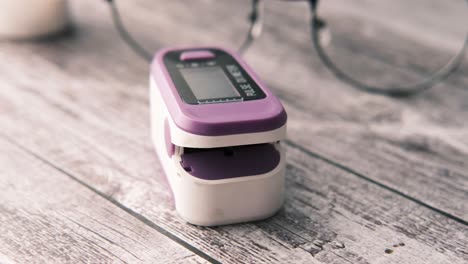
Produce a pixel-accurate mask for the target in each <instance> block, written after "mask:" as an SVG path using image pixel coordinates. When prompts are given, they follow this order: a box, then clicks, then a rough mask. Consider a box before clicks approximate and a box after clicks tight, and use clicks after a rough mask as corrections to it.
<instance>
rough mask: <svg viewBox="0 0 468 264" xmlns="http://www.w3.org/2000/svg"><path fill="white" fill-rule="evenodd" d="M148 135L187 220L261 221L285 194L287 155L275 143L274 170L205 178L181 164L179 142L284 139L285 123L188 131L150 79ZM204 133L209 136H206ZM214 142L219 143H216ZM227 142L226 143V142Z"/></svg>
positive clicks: (206, 223) (201, 143) (196, 144)
mask: <svg viewBox="0 0 468 264" xmlns="http://www.w3.org/2000/svg"><path fill="white" fill-rule="evenodd" d="M150 83H151V85H150V100H151V126H152V139H153V143H154V145H155V148H156V152H157V154H158V156H159V159H160V161H161V163H162V166H163V169H164V171H165V173H166V176H167V178H168V181H169V184H170V185H171V189H172V191H173V194H174V199H175V206H176V210H177V212H178V213H179V215H180V216H181V217H182V218H183V219H184V220H185V221H187V222H189V223H191V224H195V225H201V226H215V225H224V224H231V223H239V222H247V221H253V220H260V219H264V218H267V217H269V216H271V215H273V214H274V213H275V212H276V211H278V209H279V208H280V207H281V205H282V203H283V199H284V198H283V196H284V181H285V176H284V175H285V154H284V151H283V149H282V148H281V146H280V144H279V143H275V147H276V148H277V150H278V151H279V152H280V162H279V164H278V165H277V167H276V168H275V169H273V170H272V171H270V172H268V173H266V174H261V175H246V176H245V177H237V178H229V179H220V180H204V179H200V178H197V177H194V176H192V175H191V174H189V173H188V172H187V171H185V170H184V168H183V167H182V166H181V163H180V161H181V154H183V147H181V145H182V146H184V147H195V148H207V146H206V144H209V145H210V146H209V147H217V146H226V143H227V142H230V143H231V144H229V145H232V146H234V145H246V144H253V143H261V142H259V141H265V142H269V141H268V140H269V139H274V140H272V141H270V142H276V141H277V139H278V138H284V137H285V133H286V127H285V126H283V127H281V128H279V129H276V130H273V131H270V132H267V133H264V132H263V133H252V134H242V135H243V139H244V140H243V141H241V140H240V138H238V137H237V136H238V135H232V136H218V137H207V136H200V135H194V134H190V133H188V132H186V131H183V130H181V129H180V128H178V127H177V126H176V125H175V124H174V122H173V120H172V119H171V116H170V115H169V112H168V110H167V108H166V106H165V103H164V100H162V98H161V95H160V93H159V89H158V87H157V84H156V83H155V82H154V81H153V78H150ZM165 120H167V122H168V124H169V127H170V129H169V130H170V138H171V141H172V143H174V144H175V145H176V147H175V152H174V154H173V155H172V157H170V156H169V155H168V152H167V148H166V135H165V133H166V132H165V129H164V125H165V124H164V123H165ZM207 138H208V139H207ZM214 142H218V143H214ZM229 145H227V146H229Z"/></svg>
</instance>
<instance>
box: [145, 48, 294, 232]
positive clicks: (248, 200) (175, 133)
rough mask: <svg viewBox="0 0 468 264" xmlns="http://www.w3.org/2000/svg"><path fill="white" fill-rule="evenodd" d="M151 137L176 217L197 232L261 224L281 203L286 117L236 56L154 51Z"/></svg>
mask: <svg viewBox="0 0 468 264" xmlns="http://www.w3.org/2000/svg"><path fill="white" fill-rule="evenodd" d="M150 83H151V85H150V97H151V99H150V100H151V126H152V139H153V143H154V145H155V148H156V152H157V154H158V156H159V159H160V161H161V163H162V166H163V169H164V172H165V174H166V177H167V179H168V181H169V185H170V187H171V189H172V193H173V197H174V201H175V207H176V210H177V212H178V213H179V215H180V216H181V217H182V218H183V219H184V220H186V221H187V222H189V223H192V224H195V225H201V226H213V225H223V224H231V223H239V222H246V221H253V220H260V219H264V218H267V217H269V216H271V215H273V214H274V213H275V212H276V211H277V210H278V209H279V208H280V207H281V205H282V202H283V196H284V182H285V155H284V152H283V150H282V147H281V145H280V141H281V140H282V139H284V138H285V137H286V120H287V116H286V112H285V110H284V108H283V106H282V105H281V103H280V101H279V100H278V98H276V97H275V96H274V95H273V93H272V92H271V91H270V90H269V89H268V88H267V87H266V86H265V84H264V83H263V82H261V81H260V79H259V78H258V77H257V76H256V74H255V73H254V72H253V71H252V70H251V69H250V67H249V66H248V65H247V64H246V63H245V62H244V61H243V60H242V59H241V58H240V57H239V56H238V55H236V54H235V53H233V52H230V51H227V50H225V49H221V48H184V49H164V50H161V51H159V52H158V53H157V54H156V56H155V58H154V60H153V62H152V66H151V74H150Z"/></svg>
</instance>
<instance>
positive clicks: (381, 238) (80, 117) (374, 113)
mask: <svg viewBox="0 0 468 264" xmlns="http://www.w3.org/2000/svg"><path fill="white" fill-rule="evenodd" d="M193 5H194V3H185V2H179V1H170V2H167V1H165V2H164V4H162V2H161V1H155V2H149V1H136V3H133V2H132V3H131V4H130V3H128V2H126V3H122V6H123V7H124V9H123V10H126V12H125V20H126V22H127V23H128V25H129V28H131V30H132V31H133V32H135V34H136V36H137V37H138V38H141V39H142V41H143V42H145V43H148V44H147V45H148V46H149V47H154V48H159V47H162V46H166V45H174V44H179V45H181V44H191V43H197V44H209V43H211V42H221V43H220V44H223V45H227V46H230V47H235V46H236V45H237V44H238V43H240V42H241V39H242V38H239V33H242V32H243V29H244V28H245V26H246V25H245V24H244V23H243V21H244V17H245V9H246V8H247V6H248V4H247V3H246V2H245V1H244V2H242V1H240V2H238V1H222V2H221V1H219V3H218V2H213V1H201V2H200V3H197V7H196V9H195V7H194V6H193ZM95 6H96V8H94V7H95ZM160 6H164V9H162V8H158V7H160ZM324 8H325V9H324V10H325V11H326V12H330V13H331V14H332V15H333V14H334V12H335V11H336V12H338V11H341V12H344V11H343V9H342V8H341V9H340V10H338V9H339V8H337V6H336V5H331V4H330V5H329V6H325V5H324ZM73 10H74V13H75V21H76V24H77V30H76V31H75V32H74V34H72V35H70V36H68V37H67V38H63V39H58V40H53V41H52V40H49V41H43V42H39V43H2V44H1V45H0V59H1V60H2V61H8V65H1V66H0V80H1V81H0V127H1V128H2V130H1V134H2V135H3V136H4V137H7V138H9V139H10V140H12V141H14V142H16V144H19V145H20V146H23V147H24V148H25V149H28V150H29V151H30V152H32V153H34V155H37V156H38V157H41V158H43V159H45V160H47V161H48V162H50V163H51V164H53V165H54V166H56V167H57V168H60V169H61V170H63V171H64V172H66V173H67V174H69V175H71V176H72V179H74V180H75V181H81V182H82V183H83V184H85V185H86V186H88V187H89V188H93V189H94V190H95V191H96V192H97V193H99V194H102V196H104V197H105V198H106V199H108V200H111V201H115V203H116V204H117V205H118V206H119V207H120V208H121V209H125V210H126V212H127V213H131V214H133V215H134V216H135V217H137V218H138V219H140V220H141V221H143V222H144V223H146V224H147V225H148V226H149V227H152V228H153V229H155V228H159V229H162V230H166V231H168V232H170V233H171V234H173V235H175V236H176V237H177V238H179V239H181V240H182V241H184V242H186V243H187V244H188V245H191V246H194V247H195V248H197V249H199V250H200V251H203V252H206V254H208V255H209V256H211V257H213V258H214V259H217V260H220V261H222V262H226V263H237V262H264V263H271V262H278V263H314V262H317V263H344V262H352V263H394V262H399V263H400V262H401V263H418V262H422V263H427V262H431V263H463V262H464V261H466V258H467V252H468V250H467V248H466V245H465V244H466V243H465V241H466V240H467V234H468V230H467V227H466V225H464V224H463V222H460V221H456V219H459V220H460V219H461V220H463V219H465V220H466V211H467V210H466V202H465V201H466V199H467V196H466V195H467V192H466V190H467V188H466V187H467V186H466V184H467V180H466V171H467V170H466V168H467V164H466V160H467V159H466V157H467V151H465V150H466V144H467V142H466V138H467V137H465V135H466V126H465V125H466V119H465V118H464V115H466V98H467V95H466V85H465V84H466V80H465V78H466V77H465V76H464V75H463V74H458V75H454V76H452V77H451V79H450V80H449V81H448V82H447V83H444V84H443V86H441V87H436V88H437V89H434V90H431V91H429V92H428V93H425V94H424V95H421V97H417V98H412V99H409V100H403V101H397V100H392V99H388V98H381V97H376V96H371V95H367V94H362V93H359V92H356V91H354V90H352V89H350V88H349V87H347V86H346V85H344V84H342V83H340V82H338V81H337V80H336V79H334V77H332V76H330V75H329V74H328V73H327V72H326V71H325V70H324V69H323V68H322V67H321V65H320V63H319V62H318V61H317V60H316V58H315V57H314V56H313V54H311V47H310V43H309V42H308V36H307V34H304V32H306V30H307V29H308V28H307V24H306V23H305V22H306V19H307V13H306V9H305V6H304V5H303V4H302V3H294V4H289V3H288V4H286V3H281V2H276V1H271V3H270V2H269V3H268V10H267V11H269V14H270V15H269V16H270V19H269V20H268V19H267V22H268V24H267V27H266V32H265V35H264V36H263V37H262V39H260V40H259V42H258V43H257V44H256V46H254V47H253V49H252V50H251V51H249V53H248V54H247V59H248V61H249V62H250V63H251V64H252V65H253V66H254V68H255V69H257V70H258V71H259V73H260V75H261V76H263V77H264V79H265V80H267V82H268V83H269V84H270V86H271V87H272V88H273V89H274V90H275V92H276V93H277V94H279V95H280V96H281V98H282V99H283V101H284V102H285V105H286V107H287V108H288V113H289V117H290V118H289V121H290V123H289V124H290V127H291V129H290V137H289V138H290V139H289V144H288V151H289V158H288V159H289V163H288V175H287V178H288V182H287V195H288V196H287V201H286V204H285V207H284V209H283V210H282V211H281V212H280V213H279V214H278V215H276V216H275V217H273V218H271V219H269V220H267V221H262V222H257V223H251V224H242V225H234V226H227V227H219V228H200V227H195V226H191V225H187V224H185V223H183V222H182V221H181V220H180V219H179V218H178V217H177V215H176V214H175V212H174V210H173V206H172V202H171V198H170V195H169V192H168V185H167V183H165V180H164V177H163V175H162V170H161V167H160V165H159V163H158V161H157V159H156V158H155V156H154V154H153V148H152V146H151V144H150V142H149V126H148V119H149V117H148V105H147V82H146V80H147V65H145V63H142V62H141V61H140V60H139V59H138V58H137V57H135V56H134V55H133V54H132V53H131V51H129V50H128V49H127V48H126V47H125V46H124V45H123V44H122V43H120V41H119V40H118V39H117V36H116V35H115V33H114V32H113V29H112V26H111V25H110V24H109V19H108V17H107V15H108V14H107V12H106V8H105V6H104V5H101V6H100V5H96V3H94V1H80V2H75V3H73ZM194 10H203V11H204V12H206V14H215V15H213V16H208V15H206V16H199V15H197V14H196V12H195V11H194ZM215 10H216V11H217V12H214V11H215ZM346 10H347V9H346ZM449 10H450V9H449ZM155 12H156V14H157V15H154V13H155ZM353 12H359V10H357V11H356V10H354V11H353ZM361 13H362V12H361ZM361 13H359V16H360V19H361V18H362V19H364V21H366V19H367V21H373V20H372V19H377V18H372V17H371V18H368V17H366V16H365V15H363V14H361ZM216 17H222V18H224V20H222V21H220V22H219V24H217V25H216V26H213V23H212V21H213V19H216ZM271 17H274V18H275V19H271ZM267 18H269V17H267ZM333 18H334V19H346V18H347V17H346V16H345V17H344V18H343V15H341V16H340V17H336V18H335V17H333ZM379 19H380V20H382V19H381V18H379ZM356 20H357V19H356ZM239 21H240V22H239ZM279 21H281V23H279ZM343 21H346V23H338V25H339V27H337V28H336V29H335V30H338V31H337V32H339V33H340V34H338V36H337V37H336V38H338V39H339V40H341V41H339V42H333V44H334V46H333V47H332V48H333V49H334V50H336V51H334V52H336V53H337V55H336V56H339V58H345V59H344V60H343V61H344V63H347V65H349V66H352V65H353V64H354V63H355V61H356V60H357V61H359V65H363V66H362V67H364V66H366V65H368V67H369V68H371V69H373V70H375V74H378V76H384V77H385V78H384V81H386V82H391V81H394V80H395V79H401V78H408V80H411V78H415V77H420V76H421V74H424V73H427V72H428V71H430V68H431V67H433V66H434V65H428V64H425V63H422V64H418V63H413V61H415V62H419V61H421V62H423V61H422V60H417V58H419V57H421V56H423V55H425V54H427V53H428V52H431V53H432V52H434V54H436V55H435V57H436V58H437V59H436V60H437V62H440V61H443V59H444V58H445V57H447V53H448V52H449V51H450V49H449V48H445V47H444V48H442V49H440V50H438V48H437V47H424V45H423V44H422V43H418V39H419V37H416V38H414V39H411V38H410V42H411V41H413V42H414V43H416V44H417V45H415V46H414V47H413V46H409V47H408V48H409V51H407V53H404V54H405V55H404V56H408V59H407V60H406V61H405V60H404V61H403V62H402V61H401V59H400V57H401V56H402V55H399V54H401V53H400V51H401V50H398V48H397V47H398V45H396V43H395V42H394V43H392V47H395V48H396V49H397V50H392V51H384V49H382V48H379V45H378V43H377V44H376V43H372V42H370V43H369V42H368V41H369V40H370V41H375V40H380V41H383V42H385V41H390V40H391V38H390V37H388V36H394V35H396V36H401V35H402V34H400V33H401V32H399V31H398V30H395V29H392V27H390V29H388V28H386V27H381V26H379V25H377V26H376V28H374V31H375V32H380V30H382V29H386V30H387V31H382V32H383V33H381V34H377V35H372V34H371V35H366V34H364V33H362V32H359V31H357V32H355V31H356V30H354V31H353V28H355V27H357V26H356V25H358V24H359V22H356V21H353V20H352V19H350V20H347V19H346V20H343ZM454 21H456V19H455V18H454ZM332 22H333V21H332ZM277 24H281V27H280V26H278V25H277ZM416 25H418V24H416ZM182 27H183V28H185V30H184V34H177V33H175V32H177V31H175V29H177V28H182ZM441 27H442V28H444V27H443V26H441ZM446 28H449V29H450V27H449V26H446V27H445V29H446ZM419 30H421V29H419ZM207 32H210V33H209V34H208V33H207ZM392 32H393V34H394V35H391V34H390V33H392ZM441 32H442V31H441ZM450 32H452V33H450ZM450 32H449V33H448V35H450V36H451V37H450V38H451V39H456V38H457V32H458V30H454V31H450ZM439 33H440V32H439ZM441 34H442V33H441ZM340 35H341V37H340ZM382 35H384V36H382ZM442 35H443V34H442ZM385 36H387V38H383V37H385ZM405 36H406V35H405ZM443 36H446V35H443ZM336 38H334V40H335V39H336ZM340 38H341V39H340ZM363 40H365V41H363ZM413 42H411V43H413ZM390 43H391V42H390ZM405 47H407V46H405ZM356 50H357V51H361V52H362V51H363V50H365V51H366V52H363V53H358V52H356ZM291 51H294V52H291ZM369 54H370V55H369ZM437 54H441V55H437ZM351 55H353V56H351ZM351 57H352V58H351ZM388 58H390V59H388ZM389 61H390V66H393V65H392V64H395V65H396V66H398V67H401V68H402V69H403V70H400V71H396V72H395V71H393V72H391V74H386V72H387V70H389V65H388V64H389ZM407 61H410V62H411V63H408V62H407ZM362 67H351V69H355V70H356V71H357V72H355V73H357V74H360V73H361V74H362V73H363V72H360V69H361V68H362ZM463 69H466V68H462V70H463ZM361 71H362V70H361ZM278 73H281V78H279V77H280V75H279V74H278ZM363 76H364V77H366V76H368V75H365V74H363ZM368 81H373V80H372V79H369V80H368ZM442 88H443V89H442ZM444 89H449V90H450V91H451V92H450V93H445V92H444ZM337 102H339V103H337ZM424 127H426V128H427V127H429V128H430V129H429V131H426V130H425V129H423V128H424ZM395 131H396V132H397V133H395ZM316 153H319V154H320V155H323V156H325V157H329V158H330V159H331V160H333V161H336V162H337V163H338V164H339V165H343V166H345V167H346V168H348V170H344V169H343V168H342V167H337V166H336V165H334V164H333V163H330V162H327V161H326V160H325V161H324V160H323V159H320V156H319V157H317V156H316ZM356 172H358V173H359V175H364V176H365V177H366V178H367V179H366V178H363V177H357V175H356ZM439 172H440V173H441V175H440V174H439ZM369 179H370V180H373V181H376V182H377V183H378V184H375V182H373V181H369ZM379 184H380V185H379ZM382 186H383V187H391V188H390V189H389V188H383V187H382ZM434 190H437V191H434ZM402 194H406V195H408V196H410V197H414V199H418V201H422V202H424V203H425V204H427V205H428V206H421V204H419V203H415V202H414V201H413V200H410V199H408V197H405V196H402ZM103 204H104V203H103ZM431 206H432V207H433V208H435V209H438V210H441V211H443V212H447V213H448V214H450V215H452V216H454V217H452V218H450V217H446V216H444V215H441V214H440V213H439V212H438V211H435V210H434V209H431ZM103 207H105V205H103ZM454 218H455V220H454ZM399 243H404V246H397V247H393V245H398V244H399ZM387 249H391V250H393V253H385V251H386V250H387ZM0 252H2V251H1V250H0ZM5 255H6V254H5ZM7 256H8V255H7ZM0 260H1V259H0Z"/></svg>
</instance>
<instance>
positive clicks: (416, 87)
mask: <svg viewBox="0 0 468 264" xmlns="http://www.w3.org/2000/svg"><path fill="white" fill-rule="evenodd" d="M106 1H107V2H108V3H109V4H110V7H111V12H112V18H113V21H114V25H115V27H116V28H117V31H118V33H119V35H120V37H121V38H122V39H123V41H124V42H125V43H126V44H127V45H128V46H129V47H130V48H131V49H133V50H134V51H135V52H136V53H137V54H138V55H139V56H140V57H142V58H143V59H145V60H147V61H151V60H152V54H151V53H150V52H148V51H147V50H145V49H144V48H143V47H142V46H141V45H140V44H139V43H138V41H136V40H135V39H134V38H133V37H132V36H131V34H130V33H129V32H128V31H127V30H126V28H125V26H124V25H123V23H122V19H121V17H120V13H119V10H118V8H117V6H116V4H115V1H114V0H106ZM283 1H297V0H283ZM303 1H307V2H308V3H309V7H310V14H311V17H310V30H311V31H310V34H311V40H312V44H313V47H314V49H315V51H316V52H317V55H318V57H319V59H320V60H321V62H322V64H323V65H324V66H325V67H326V68H327V69H328V70H329V71H330V72H331V73H333V74H334V75H335V76H336V77H337V78H338V79H340V80H341V81H343V82H345V83H347V84H349V85H351V86H352V87H354V88H356V89H359V90H361V91H365V92H368V93H373V94H380V95H385V96H390V97H409V96H413V95H415V94H419V93H420V92H423V91H425V90H427V89H429V88H431V87H432V86H434V85H435V84H437V83H439V82H441V81H443V80H444V79H446V78H447V77H448V76H449V75H450V74H452V73H453V72H454V71H455V70H456V69H457V68H458V67H459V66H460V64H461V62H462V61H463V58H464V54H465V51H466V49H467V46H468V33H467V34H466V36H465V41H464V43H463V46H462V48H461V49H460V50H459V51H458V52H457V53H456V54H455V55H454V56H453V57H452V58H451V59H450V60H449V61H448V62H447V63H446V64H445V65H444V66H443V67H441V68H440V69H439V70H437V71H436V72H435V73H434V74H432V75H430V76H428V77H426V78H424V79H422V80H420V81H418V82H416V83H413V84H410V85H407V86H395V87H386V88H384V87H379V86H373V85H368V84H365V83H363V82H361V81H358V80H357V79H356V78H353V77H352V76H351V75H349V74H348V73H346V72H345V71H343V70H342V69H341V68H340V67H339V66H337V65H336V64H335V63H334V62H333V60H332V59H331V58H330V56H329V55H328V54H327V52H326V51H325V49H324V47H323V45H322V43H321V41H320V40H321V31H322V30H323V29H324V28H325V27H326V23H325V21H324V20H323V19H322V18H321V17H320V16H319V15H318V3H319V0H303ZM263 11H264V3H263V0H252V1H251V11H250V14H249V16H248V20H249V24H250V26H249V30H248V31H247V34H246V38H245V40H244V42H243V43H242V45H241V46H240V48H239V49H238V51H239V53H241V54H242V53H244V52H245V51H247V50H248V49H249V47H250V46H251V45H252V44H253V43H254V42H255V40H256V39H257V38H258V37H259V36H260V35H261V33H262V28H263V20H262V18H263Z"/></svg>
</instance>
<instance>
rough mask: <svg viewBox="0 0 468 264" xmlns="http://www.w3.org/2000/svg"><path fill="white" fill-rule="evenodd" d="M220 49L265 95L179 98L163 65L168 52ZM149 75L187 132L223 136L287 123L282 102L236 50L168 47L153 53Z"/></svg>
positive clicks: (169, 108) (251, 131) (177, 124)
mask: <svg viewBox="0 0 468 264" xmlns="http://www.w3.org/2000/svg"><path fill="white" fill-rule="evenodd" d="M213 49H215V50H216V49H217V50H221V51H224V52H226V53H228V54H230V55H231V56H232V57H233V58H234V59H235V60H236V61H237V62H238V63H239V65H240V66H241V67H242V68H244V70H245V71H246V72H247V73H248V74H249V75H250V77H252V79H253V80H254V81H255V82H256V83H257V85H258V86H259V87H260V89H262V90H263V92H264V93H265V95H266V97H265V98H263V99H259V100H252V101H243V102H230V103H220V104H200V105H191V104H187V103H185V102H184V101H183V100H182V98H181V97H180V95H179V93H178V91H177V89H176V87H175V85H174V83H173V81H172V79H171V77H170V75H169V72H168V71H167V68H166V66H165V65H164V61H163V58H164V56H165V55H166V54H167V53H168V52H171V51H177V50H184V51H202V50H213ZM151 78H152V79H153V80H154V82H155V83H156V84H157V86H158V88H159V90H160V93H161V95H162V97H163V100H164V102H165V103H166V106H167V108H168V111H169V114H170V115H171V117H172V119H173V121H174V123H175V124H176V126H177V127H178V128H180V129H182V130H184V131H186V132H189V133H192V134H196V135H204V136H222V135H233V134H243V133H255V132H265V131H270V130H274V129H277V128H280V127H282V126H283V125H285V124H286V119H287V115H286V112H285V110H284V108H283V106H282V105H281V102H280V101H279V100H278V98H276V96H274V95H273V93H272V92H271V91H270V90H269V89H268V88H267V87H266V86H265V84H264V83H263V82H262V81H261V80H260V79H259V78H258V76H257V75H256V74H255V73H254V72H253V70H252V69H251V68H250V67H249V66H248V65H247V64H246V63H245V62H244V61H243V60H242V59H241V58H240V56H239V55H237V54H236V53H235V52H232V51H229V50H226V49H223V48H217V47H196V48H170V49H163V50H160V51H158V52H157V53H156V55H155V58H154V60H153V63H152V65H151Z"/></svg>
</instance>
